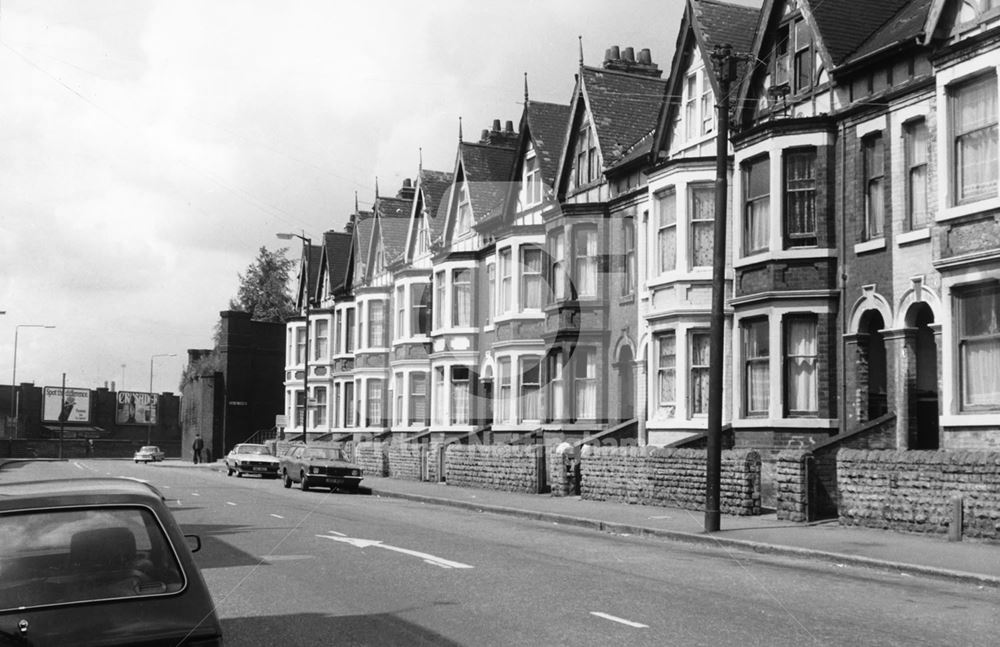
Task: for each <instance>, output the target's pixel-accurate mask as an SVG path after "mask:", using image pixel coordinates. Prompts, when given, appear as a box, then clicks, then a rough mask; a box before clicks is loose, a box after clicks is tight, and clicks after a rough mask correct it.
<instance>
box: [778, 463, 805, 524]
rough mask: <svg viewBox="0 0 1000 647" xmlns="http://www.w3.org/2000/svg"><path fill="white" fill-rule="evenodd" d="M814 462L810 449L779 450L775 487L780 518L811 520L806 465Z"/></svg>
mask: <svg viewBox="0 0 1000 647" xmlns="http://www.w3.org/2000/svg"><path fill="white" fill-rule="evenodd" d="M811 462H812V452H810V451H809V450H788V451H784V452H779V453H778V456H777V459H776V460H775V477H774V480H775V489H776V494H777V504H776V506H775V509H776V513H777V516H778V519H784V520H788V521H809V499H810V497H809V494H810V493H809V483H808V482H807V481H806V477H807V472H806V469H807V468H806V465H807V464H808V463H811Z"/></svg>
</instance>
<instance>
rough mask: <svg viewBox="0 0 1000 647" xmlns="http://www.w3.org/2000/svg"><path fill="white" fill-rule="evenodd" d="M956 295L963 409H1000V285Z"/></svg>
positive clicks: (981, 287)
mask: <svg viewBox="0 0 1000 647" xmlns="http://www.w3.org/2000/svg"><path fill="white" fill-rule="evenodd" d="M954 294H955V310H956V315H957V322H956V323H957V326H956V328H957V331H958V334H957V335H956V337H957V341H958V364H959V383H960V384H959V388H960V389H961V400H960V402H961V407H962V410H963V411H976V410H997V409H1000V283H996V282H993V283H989V284H986V285H979V286H974V287H969V288H962V289H958V290H956V291H955V293H954Z"/></svg>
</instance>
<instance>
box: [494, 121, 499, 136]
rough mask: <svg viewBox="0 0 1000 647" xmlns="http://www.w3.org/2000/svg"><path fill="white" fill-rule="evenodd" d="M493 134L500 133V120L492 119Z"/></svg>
mask: <svg viewBox="0 0 1000 647" xmlns="http://www.w3.org/2000/svg"><path fill="white" fill-rule="evenodd" d="M493 132H495V133H498V132H500V120H499V119H494V120H493Z"/></svg>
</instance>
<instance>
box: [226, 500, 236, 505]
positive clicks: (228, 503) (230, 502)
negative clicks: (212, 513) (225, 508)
mask: <svg viewBox="0 0 1000 647" xmlns="http://www.w3.org/2000/svg"><path fill="white" fill-rule="evenodd" d="M226 505H236V504H235V503H233V502H232V501H226Z"/></svg>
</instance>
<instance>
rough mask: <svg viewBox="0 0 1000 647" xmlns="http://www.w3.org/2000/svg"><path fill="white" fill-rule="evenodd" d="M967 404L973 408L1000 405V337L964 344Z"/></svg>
mask: <svg viewBox="0 0 1000 647" xmlns="http://www.w3.org/2000/svg"><path fill="white" fill-rule="evenodd" d="M962 349H963V351H964V356H963V358H962V359H963V365H964V369H965V370H964V373H965V380H966V382H965V402H964V403H963V404H966V405H972V406H981V405H983V406H996V405H997V403H1000V337H998V338H995V339H983V340H975V341H968V342H965V344H963V347H962Z"/></svg>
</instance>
